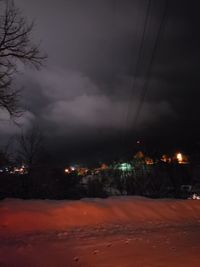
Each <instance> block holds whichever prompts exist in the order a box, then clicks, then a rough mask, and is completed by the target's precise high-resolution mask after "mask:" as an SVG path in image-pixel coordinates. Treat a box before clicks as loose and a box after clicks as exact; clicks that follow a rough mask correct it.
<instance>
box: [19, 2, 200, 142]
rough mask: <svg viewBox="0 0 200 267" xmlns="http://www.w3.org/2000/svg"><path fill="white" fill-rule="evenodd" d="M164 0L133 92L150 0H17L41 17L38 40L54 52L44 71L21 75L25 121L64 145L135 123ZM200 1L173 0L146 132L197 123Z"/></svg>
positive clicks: (155, 7) (156, 5)
mask: <svg viewBox="0 0 200 267" xmlns="http://www.w3.org/2000/svg"><path fill="white" fill-rule="evenodd" d="M194 2H195V1H194ZM163 3H164V1H158V0H155V1H152V7H151V17H150V21H149V24H148V29H147V34H146V38H145V46H144V53H143V56H142V60H141V64H140V72H139V75H138V79H137V83H136V90H135V91H134V92H133V96H131V95H132V93H131V83H132V81H133V75H134V68H135V64H136V60H137V55H138V51H139V45H140V41H141V36H142V30H143V26H144V19H145V14H146V8H147V1H146V0H143V1H139V0H138V1H128V0H126V1H119V0H115V1H114V0H109V1H108V0H104V1H98V0H96V1H94V0H93V1H91V0H90V1H89V0H87V1H70V0H68V1H64V0H59V1H54V0H48V1H47V0H46V1H39V0H34V1H32V0H29V1H25V0H16V4H17V5H18V6H19V7H20V8H21V9H22V10H23V12H24V14H26V15H27V17H28V18H30V19H32V18H34V19H35V20H36V28H35V32H34V39H35V40H36V41H38V40H40V39H41V40H42V44H41V45H42V46H41V47H42V48H43V49H44V50H45V51H46V52H47V53H48V56H49V58H48V63H47V67H46V68H45V69H44V70H42V71H41V72H35V71H31V70H29V71H25V75H24V76H22V75H21V76H20V77H19V78H18V80H19V82H18V83H19V84H20V85H21V84H23V87H24V88H25V90H24V105H25V107H26V108H27V110H28V113H27V114H28V115H27V118H28V119H26V120H25V122H26V123H25V124H28V123H30V121H31V122H32V121H36V122H37V123H38V124H39V125H41V127H42V128H43V130H44V131H45V132H46V133H47V134H48V136H51V138H55V140H57V139H56V138H57V137H58V136H59V138H60V139H59V141H60V143H61V144H62V140H64V139H66V138H69V139H70V140H71V139H73V140H79V141H80V140H87V141H88V140H91V139H94V140H97V139H101V138H102V136H103V138H104V139H106V137H108V138H110V136H111V137H112V136H113V135H115V136H116V135H117V134H118V133H119V132H121V131H127V130H130V128H131V125H132V122H133V118H134V114H135V112H136V109H137V106H138V101H139V96H140V92H141V89H142V87H143V85H144V81H145V74H146V71H147V66H148V63H149V60H150V56H151V53H152V48H153V45H154V41H155V38H156V34H157V31H158V28H159V23H160V20H161V17H162V12H163ZM197 7H198V2H197V1H196V2H195V3H194V5H193V6H192V5H188V1H175V2H174V1H169V7H168V16H167V21H166V25H165V30H164V32H163V34H162V36H161V40H160V43H159V46H158V50H157V53H156V58H155V62H154V65H153V68H152V75H151V79H150V83H149V88H148V92H147V97H146V99H145V102H144V105H143V109H142V112H141V114H140V118H139V122H138V131H139V132H140V134H141V135H145V136H147V135H148V134H151V135H152V133H155V135H159V134H160V135H161V136H162V134H163V133H165V135H166V133H167V134H168V135H169V136H170V135H171V131H170V130H169V129H168V128H169V127H170V125H176V127H175V128H174V131H175V132H177V133H178V132H179V129H181V130H182V129H183V128H184V126H186V125H187V124H188V125H190V126H191V127H192V124H191V121H192V117H194V116H195V114H198V112H199V105H197V104H198V99H199V96H200V93H199V92H198V86H199V75H198V66H199V63H198V59H197V58H198V56H199V49H198V47H199V37H198V35H197V31H196V27H197V25H198V22H197V18H198V17H197V11H196V10H198V9H197ZM130 101H131V104H130ZM127 112H129V113H128V115H127ZM29 118H30V119H29ZM127 118H128V120H127ZM166 123H167V125H166ZM193 126H195V127H196V121H195V123H194V125H193ZM195 131H196V132H197V133H198V131H199V128H198V127H196V128H195ZM74 142H75V141H74ZM63 144H64V141H63Z"/></svg>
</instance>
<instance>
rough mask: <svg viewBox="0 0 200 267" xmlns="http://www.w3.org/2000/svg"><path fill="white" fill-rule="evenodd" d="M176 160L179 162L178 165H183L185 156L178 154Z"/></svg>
mask: <svg viewBox="0 0 200 267" xmlns="http://www.w3.org/2000/svg"><path fill="white" fill-rule="evenodd" d="M176 158H177V160H178V163H182V162H183V155H182V154H181V153H177V155H176Z"/></svg>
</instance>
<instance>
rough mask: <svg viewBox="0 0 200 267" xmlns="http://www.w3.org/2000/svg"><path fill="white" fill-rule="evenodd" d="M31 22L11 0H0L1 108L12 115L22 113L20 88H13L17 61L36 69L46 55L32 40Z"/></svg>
mask: <svg viewBox="0 0 200 267" xmlns="http://www.w3.org/2000/svg"><path fill="white" fill-rule="evenodd" d="M33 26H34V24H33V23H31V24H28V23H27V20H26V19H25V18H24V17H23V16H22V14H21V12H20V10H19V9H18V8H16V6H15V5H14V2H13V1H12V0H0V108H1V109H6V110H7V111H8V112H9V114H10V115H11V116H19V115H21V112H22V109H21V108H20V105H19V99H20V90H17V89H16V88H13V80H14V75H15V74H16V73H17V71H18V63H19V62H22V63H23V64H30V65H32V66H34V67H35V68H39V67H40V66H41V65H42V62H43V60H44V59H45V58H46V56H45V55H42V54H41V53H40V50H39V46H38V45H35V44H33V43H32V41H31V33H32V30H33Z"/></svg>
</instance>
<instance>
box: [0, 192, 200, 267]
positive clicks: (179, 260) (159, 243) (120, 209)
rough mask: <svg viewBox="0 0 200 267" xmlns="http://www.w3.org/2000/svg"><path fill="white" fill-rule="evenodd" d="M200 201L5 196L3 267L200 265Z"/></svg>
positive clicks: (0, 222)
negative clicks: (51, 198) (54, 199)
mask: <svg viewBox="0 0 200 267" xmlns="http://www.w3.org/2000/svg"><path fill="white" fill-rule="evenodd" d="M199 251H200V201H198V200H150V199H145V198H134V197H117V198H109V199H103V200H100V199H92V200H91V199H90V200H89V199H84V200H80V201H49V200H44V201H36V200H26V201H25V200H16V199H15V200H14V199H7V200H4V201H1V202H0V267H28V266H29V267H68V266H69V267H74V266H78V267H100V266H102V267H111V266H113V267H134V266H138V267H143V266H144V267H148V266H149V267H157V266H159V267H161V266H167V267H169V266H170V267H173V266H174V267H177V266H178V267H179V266H181V267H184V266H193V267H197V266H198V267H199V266H200V256H199Z"/></svg>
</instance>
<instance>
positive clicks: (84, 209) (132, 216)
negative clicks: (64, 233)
mask: <svg viewBox="0 0 200 267" xmlns="http://www.w3.org/2000/svg"><path fill="white" fill-rule="evenodd" d="M155 222H157V223H185V224H188V223H199V222H200V202H199V201H194V200H151V199H146V198H134V197H118V198H108V199H83V200H79V201H50V200H18V199H6V200H3V201H2V202H0V232H1V234H3V233H9V232H10V233H15V232H16V233H19V232H26V231H28V232H31V231H33V230H34V231H36V230H37V231H43V230H56V229H59V230H60V229H66V228H72V227H82V226H90V225H98V224H103V223H104V224H113V223H115V224H116V223H131V224H135V225H136V226H137V225H138V224H139V225H141V224H144V225H147V224H151V223H155Z"/></svg>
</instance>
